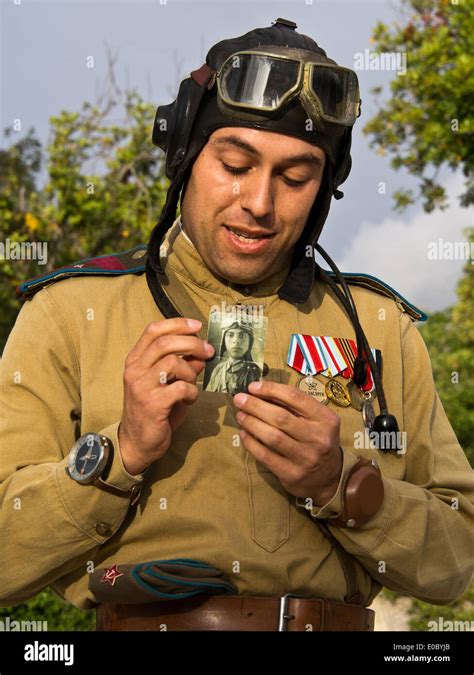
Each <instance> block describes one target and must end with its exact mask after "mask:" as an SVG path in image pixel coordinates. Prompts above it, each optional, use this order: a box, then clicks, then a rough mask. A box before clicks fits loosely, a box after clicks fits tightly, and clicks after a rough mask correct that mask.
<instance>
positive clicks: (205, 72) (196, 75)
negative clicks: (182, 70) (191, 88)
mask: <svg viewBox="0 0 474 675" xmlns="http://www.w3.org/2000/svg"><path fill="white" fill-rule="evenodd" d="M190 75H191V77H192V78H193V80H194V81H195V82H196V84H198V85H199V86H200V87H207V85H208V84H209V82H210V80H211V79H212V76H213V75H215V70H212V68H210V67H209V66H208V65H207V63H204V64H203V65H202V66H201V67H200V68H198V69H197V70H193V71H192V72H191V73H190Z"/></svg>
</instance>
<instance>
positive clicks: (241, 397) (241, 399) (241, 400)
mask: <svg viewBox="0 0 474 675" xmlns="http://www.w3.org/2000/svg"><path fill="white" fill-rule="evenodd" d="M247 398H248V397H247V394H236V395H235V396H234V403H235V405H238V406H239V407H240V406H241V405H244V404H245V403H246V401H247Z"/></svg>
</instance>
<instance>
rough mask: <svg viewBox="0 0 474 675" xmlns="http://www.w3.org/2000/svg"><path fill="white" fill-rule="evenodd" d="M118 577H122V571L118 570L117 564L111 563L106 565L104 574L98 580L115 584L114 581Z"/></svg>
mask: <svg viewBox="0 0 474 675" xmlns="http://www.w3.org/2000/svg"><path fill="white" fill-rule="evenodd" d="M119 577H123V573H122V572H119V571H118V569H117V565H112V567H106V568H105V572H104V576H103V577H102V579H101V580H100V582H101V583H102V582H103V581H105V582H108V583H109V584H110V585H111V586H115V582H116V581H117V579H118V578H119Z"/></svg>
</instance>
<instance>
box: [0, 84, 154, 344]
mask: <svg viewBox="0 0 474 675" xmlns="http://www.w3.org/2000/svg"><path fill="white" fill-rule="evenodd" d="M117 106H118V102H117V101H115V100H113V99H112V98H110V97H109V98H108V99H107V100H104V99H103V98H102V100H100V101H99V102H98V103H97V104H95V105H92V104H91V103H89V102H85V103H84V104H83V106H82V109H81V110H80V111H79V112H66V111H62V112H61V113H60V114H59V115H57V116H55V117H52V118H51V120H50V123H51V140H50V143H49V145H48V147H47V149H46V152H45V151H44V150H43V148H42V146H41V143H40V142H39V141H38V140H37V139H36V137H35V134H34V131H33V130H30V131H29V132H28V134H27V135H26V136H25V137H24V138H22V139H21V140H19V141H17V142H16V143H14V144H13V145H11V146H10V147H9V148H8V149H7V150H1V151H0V213H1V221H0V236H1V240H2V241H3V242H8V243H9V250H11V248H12V246H11V244H12V243H14V242H29V243H33V242H36V243H38V242H41V243H44V242H46V243H47V254H48V255H47V262H46V264H44V265H40V264H38V261H37V260H28V259H26V260H16V259H10V256H9V255H3V256H0V273H1V279H0V302H1V306H2V310H3V311H2V316H1V319H0V349H1V350H2V351H3V346H4V344H5V341H6V338H7V336H8V333H9V331H10V330H11V328H12V325H13V322H14V319H15V317H16V314H17V312H18V310H19V307H20V303H19V301H18V300H17V299H16V298H15V295H14V291H15V287H16V286H18V284H20V283H21V282H22V281H24V280H26V279H28V278H31V277H34V276H38V275H40V274H46V273H48V272H50V271H51V270H53V269H54V268H56V267H60V266H62V265H66V264H68V263H70V262H73V261H75V260H78V259H80V258H88V257H93V256H97V255H101V254H106V253H113V252H116V251H121V250H122V251H123V250H126V249H128V248H132V247H133V246H135V245H136V244H138V243H143V242H146V241H147V240H148V236H149V233H150V231H151V229H152V227H153V225H154V222H155V220H156V219H157V217H158V215H159V213H160V211H161V208H162V205H163V203H164V199H165V196H166V188H167V179H166V178H165V176H164V167H163V161H162V157H161V153H160V151H159V150H158V148H154V147H153V146H152V144H151V132H152V126H153V121H154V114H155V106H154V105H152V104H149V103H145V102H144V101H143V100H142V99H141V97H140V96H139V94H138V93H137V92H136V91H131V92H126V93H125V95H124V109H125V119H124V122H123V124H121V125H120V124H117V123H113V122H110V121H108V118H109V116H110V113H111V112H112V111H113V110H114V109H115V108H117ZM5 133H6V135H7V137H8V136H10V135H11V134H12V133H14V132H13V131H12V130H11V129H7V130H6V132H5ZM43 164H45V165H46V168H47V177H46V182H45V184H44V185H43V186H42V187H38V185H37V184H38V182H39V173H40V169H41V166H42V165H43ZM7 253H8V251H7Z"/></svg>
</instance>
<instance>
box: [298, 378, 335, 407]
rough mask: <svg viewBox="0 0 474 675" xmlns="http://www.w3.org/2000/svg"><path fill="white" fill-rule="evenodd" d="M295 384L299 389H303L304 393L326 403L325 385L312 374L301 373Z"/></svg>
mask: <svg viewBox="0 0 474 675" xmlns="http://www.w3.org/2000/svg"><path fill="white" fill-rule="evenodd" d="M296 386H297V388H298V389H301V391H304V392H305V394H309V395H310V396H312V397H313V398H315V399H316V400H317V401H319V403H322V404H323V405H327V404H328V396H327V394H326V387H325V385H324V382H321V380H318V379H317V378H315V377H313V376H312V375H303V377H300V379H299V380H298V382H297V383H296Z"/></svg>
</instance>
